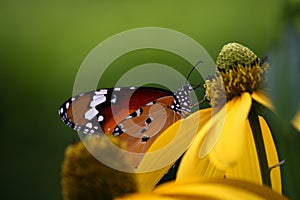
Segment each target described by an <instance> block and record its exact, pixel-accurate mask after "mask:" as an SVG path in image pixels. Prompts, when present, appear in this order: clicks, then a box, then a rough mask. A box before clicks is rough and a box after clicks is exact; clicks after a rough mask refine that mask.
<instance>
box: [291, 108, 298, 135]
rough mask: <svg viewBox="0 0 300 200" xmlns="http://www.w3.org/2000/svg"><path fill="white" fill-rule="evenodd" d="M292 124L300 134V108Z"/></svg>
mask: <svg viewBox="0 0 300 200" xmlns="http://www.w3.org/2000/svg"><path fill="white" fill-rule="evenodd" d="M292 124H293V125H294V127H295V128H296V129H297V130H298V131H299V132H300V108H299V110H298V112H297V114H296V116H295V117H294V119H293V121H292Z"/></svg>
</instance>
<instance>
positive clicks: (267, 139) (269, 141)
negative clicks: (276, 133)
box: [259, 117, 281, 193]
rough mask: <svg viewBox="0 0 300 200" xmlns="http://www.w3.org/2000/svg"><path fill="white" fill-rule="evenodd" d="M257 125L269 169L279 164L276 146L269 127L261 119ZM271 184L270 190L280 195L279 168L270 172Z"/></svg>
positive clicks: (261, 118) (260, 118)
mask: <svg viewBox="0 0 300 200" xmlns="http://www.w3.org/2000/svg"><path fill="white" fill-rule="evenodd" d="M259 123H260V127H261V130H262V134H263V139H264V143H265V148H266V154H267V157H268V165H269V167H272V166H274V165H276V164H278V163H279V159H278V154H277V150H276V145H275V143H274V140H273V137H272V133H271V131H270V129H269V126H268V124H267V123H266V121H265V120H264V118H263V117H259ZM271 182H272V188H273V189H274V190H276V191H277V192H280V193H281V175H280V167H276V168H274V169H272V170H271Z"/></svg>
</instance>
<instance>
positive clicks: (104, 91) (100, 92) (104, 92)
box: [95, 89, 107, 95]
mask: <svg viewBox="0 0 300 200" xmlns="http://www.w3.org/2000/svg"><path fill="white" fill-rule="evenodd" d="M95 94H96V95H98V94H107V90H105V89H104V90H99V91H95Z"/></svg>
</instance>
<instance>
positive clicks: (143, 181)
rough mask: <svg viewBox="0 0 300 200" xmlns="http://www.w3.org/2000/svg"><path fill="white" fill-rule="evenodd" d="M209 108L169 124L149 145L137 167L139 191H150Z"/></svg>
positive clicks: (196, 128) (203, 119) (180, 151)
mask: <svg viewBox="0 0 300 200" xmlns="http://www.w3.org/2000/svg"><path fill="white" fill-rule="evenodd" d="M209 117H210V110H209V109H203V110H201V111H198V112H196V113H193V114H192V115H190V116H189V117H187V118H186V119H182V120H179V121H177V122H176V123H174V124H173V125H172V126H170V127H169V128H168V129H167V130H166V131H164V133H163V134H161V135H160V136H159V137H158V138H157V140H156V141H155V142H154V143H153V144H152V145H151V147H150V148H149V150H148V152H147V153H146V154H145V155H144V157H143V159H142V160H141V162H140V164H139V166H138V168H137V171H136V172H137V181H138V185H139V191H151V190H152V189H153V188H154V187H155V185H156V184H157V183H158V181H159V180H160V179H161V178H162V176H163V175H164V174H165V173H167V171H168V170H169V168H170V167H171V166H172V165H173V164H174V162H175V161H176V160H177V159H178V158H179V157H180V156H181V155H182V154H183V153H184V152H185V151H186V150H187V148H188V147H189V146H190V144H191V141H192V140H193V138H194V137H195V135H196V134H197V132H198V130H199V126H200V125H201V124H202V123H203V124H204V123H205V121H207V120H208V119H209Z"/></svg>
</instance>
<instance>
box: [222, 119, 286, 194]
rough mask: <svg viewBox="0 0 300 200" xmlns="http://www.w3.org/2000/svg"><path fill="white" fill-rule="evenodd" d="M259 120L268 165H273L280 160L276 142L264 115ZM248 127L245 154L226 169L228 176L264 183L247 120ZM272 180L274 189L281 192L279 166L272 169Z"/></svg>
mask: <svg viewBox="0 0 300 200" xmlns="http://www.w3.org/2000/svg"><path fill="white" fill-rule="evenodd" d="M259 122H260V125H261V130H262V134H263V139H264V143H265V148H266V154H267V158H268V165H269V166H270V167H271V166H274V165H276V164H277V163H278V162H279V161H278V156H277V152H276V148H275V144H274V141H273V138H272V135H271V132H270V130H269V127H268V125H267V124H266V122H265V120H264V119H263V118H262V117H259ZM246 127H247V128H246V140H245V147H246V151H243V154H242V155H241V157H240V159H239V160H238V162H237V163H236V164H235V165H234V166H232V167H230V168H228V169H227V170H226V177H227V178H233V179H240V180H246V181H249V182H254V183H257V184H262V179H261V173H260V166H259V161H258V157H257V151H256V147H255V143H254V139H253V136H252V130H251V127H250V124H249V121H247V126H246ZM271 182H272V188H273V190H275V191H277V192H278V193H281V178H280V170H279V167H277V168H275V169H273V170H272V171H271Z"/></svg>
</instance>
